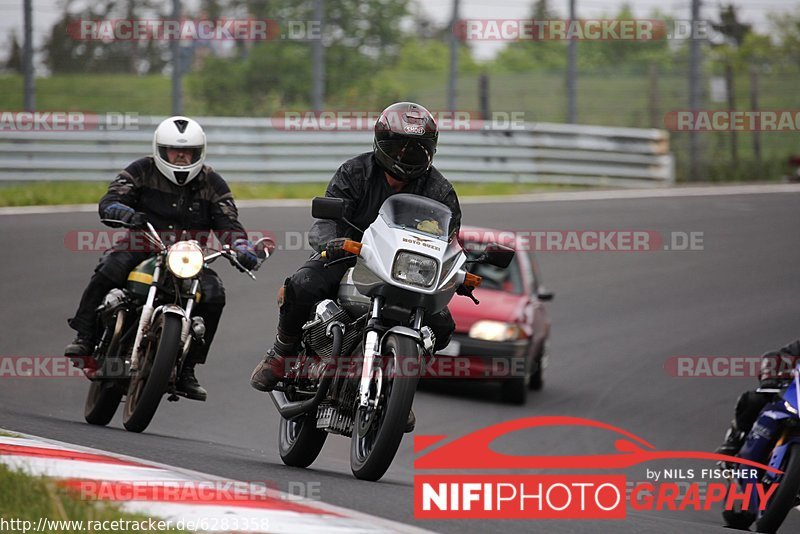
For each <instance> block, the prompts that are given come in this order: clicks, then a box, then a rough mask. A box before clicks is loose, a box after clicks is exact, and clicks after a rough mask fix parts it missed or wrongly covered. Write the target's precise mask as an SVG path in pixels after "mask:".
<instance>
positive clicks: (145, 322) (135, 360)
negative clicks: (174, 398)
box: [131, 264, 161, 373]
mask: <svg viewBox="0 0 800 534" xmlns="http://www.w3.org/2000/svg"><path fill="white" fill-rule="evenodd" d="M160 279H161V265H159V264H156V268H155V270H154V271H153V282H152V283H151V285H150V289H149V290H148V291H147V300H146V301H145V303H144V306H143V307H142V314H141V315H140V316H139V326H138V327H137V328H136V339H135V341H134V342H133V352H132V353H131V373H135V372H137V371H138V370H139V359H140V357H141V354H140V352H141V348H142V340H143V339H144V336H145V333H146V332H147V330H149V328H150V321H151V320H152V319H153V310H154V308H153V303H154V302H155V301H156V292H157V291H158V288H157V287H156V286H157V285H158V281H159V280H160Z"/></svg>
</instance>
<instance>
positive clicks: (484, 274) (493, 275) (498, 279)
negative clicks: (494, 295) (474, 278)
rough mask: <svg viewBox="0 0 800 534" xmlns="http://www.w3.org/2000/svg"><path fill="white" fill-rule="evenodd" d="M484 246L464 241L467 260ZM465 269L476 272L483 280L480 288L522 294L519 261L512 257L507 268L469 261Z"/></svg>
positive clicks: (479, 253)
mask: <svg viewBox="0 0 800 534" xmlns="http://www.w3.org/2000/svg"><path fill="white" fill-rule="evenodd" d="M485 248H486V245H485V244H480V243H465V245H464V250H465V251H466V253H467V259H468V260H474V259H476V258H477V257H478V256H480V255H481V253H482V252H483V251H484V249H485ZM467 270H469V272H471V273H472V274H477V275H478V276H480V277H481V278H483V281H482V282H481V289H494V290H495V291H505V292H506V293H513V294H514V295H522V293H523V290H522V275H521V273H520V270H519V262H518V261H517V260H516V259H514V260H513V261H512V262H511V264H510V265H509V266H508V268H507V269H501V268H500V267H495V266H494V265H489V264H486V263H469V264H467Z"/></svg>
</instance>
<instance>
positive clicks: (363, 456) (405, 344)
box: [350, 334, 419, 481]
mask: <svg viewBox="0 0 800 534" xmlns="http://www.w3.org/2000/svg"><path fill="white" fill-rule="evenodd" d="M418 354H419V349H418V347H417V343H416V342H415V341H414V340H413V339H411V338H408V337H405V336H398V335H395V334H390V335H389V336H388V337H387V338H386V344H385V350H384V357H383V361H382V364H381V370H382V386H381V396H382V397H383V398H384V399H386V400H385V401H383V402H380V403H379V406H380V409H379V410H376V411H373V412H372V416H371V417H370V418H369V421H371V423H368V419H367V414H366V412H365V410H364V409H363V408H358V410H357V411H356V418H355V419H356V420H355V422H354V425H353V436H352V438H351V440H350V469H351V470H352V472H353V475H355V477H356V478H358V479H360V480H371V481H376V480H379V479H380V478H381V477H382V476H383V475H384V474H385V473H386V470H387V469H389V466H390V465H391V464H392V460H394V456H395V454H397V449H398V447H399V446H400V441H401V440H402V439H403V434H404V432H405V427H406V421H407V420H408V413H409V412H410V411H411V405H412V404H413V402H414V393H415V392H416V390H417V382H418V381H419V375H418V374H417V375H416V376H408V377H405V376H404V377H402V378H401V379H399V380H398V379H397V378H396V377H395V376H393V375H394V374H395V365H396V362H397V360H398V359H399V358H398V357H409V356H411V355H418Z"/></svg>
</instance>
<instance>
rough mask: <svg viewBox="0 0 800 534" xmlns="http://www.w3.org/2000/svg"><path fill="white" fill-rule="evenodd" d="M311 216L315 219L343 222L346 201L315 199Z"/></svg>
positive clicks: (327, 198)
mask: <svg viewBox="0 0 800 534" xmlns="http://www.w3.org/2000/svg"><path fill="white" fill-rule="evenodd" d="M311 216H312V217H314V218H315V219H328V220H332V221H338V220H341V219H342V218H343V217H344V199H341V198H332V197H314V200H312V201H311Z"/></svg>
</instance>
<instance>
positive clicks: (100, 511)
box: [0, 464, 184, 534]
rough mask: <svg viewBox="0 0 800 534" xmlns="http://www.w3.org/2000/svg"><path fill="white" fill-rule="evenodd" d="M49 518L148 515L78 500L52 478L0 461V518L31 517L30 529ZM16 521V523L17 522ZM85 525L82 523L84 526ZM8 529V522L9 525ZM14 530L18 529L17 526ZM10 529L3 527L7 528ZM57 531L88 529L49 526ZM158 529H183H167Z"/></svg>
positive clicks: (68, 533) (76, 533)
mask: <svg viewBox="0 0 800 534" xmlns="http://www.w3.org/2000/svg"><path fill="white" fill-rule="evenodd" d="M42 517H43V518H47V519H50V520H51V521H84V522H86V521H115V520H127V521H138V522H140V521H143V520H144V521H146V520H147V516H144V515H139V514H129V513H126V512H121V511H120V510H119V508H118V507H117V506H115V505H113V504H109V503H104V502H93V501H88V500H81V499H80V496H79V494H77V493H75V492H71V491H67V490H66V489H65V488H63V487H61V486H59V485H58V484H57V483H56V482H55V481H53V480H52V479H47V478H43V477H33V476H30V475H27V474H25V473H21V472H17V471H12V470H10V469H9V468H8V467H7V466H5V465H3V464H0V519H2V520H5V521H10V520H12V519H18V520H22V521H30V522H31V524H32V526H31V527H30V528H31V530H29V532H32V531H33V529H34V528H36V526H37V525H38V522H39V518H42ZM18 525H19V523H18ZM85 526H86V525H85V524H84V527H85ZM8 528H9V529H11V525H9V527H8ZM15 530H18V531H21V530H20V529H19V528H16V529H15ZM9 531H11V530H4V532H9ZM47 532H58V534H79V533H86V532H89V530H88V529H87V528H83V529H81V530H78V529H74V528H64V529H58V530H57V531H54V530H48V531H47ZM116 532H131V533H139V532H141V531H140V530H138V529H136V530H133V529H131V530H124V529H123V530H117V531H116ZM161 532H184V531H180V530H168V531H163V530H162V531H161Z"/></svg>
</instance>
